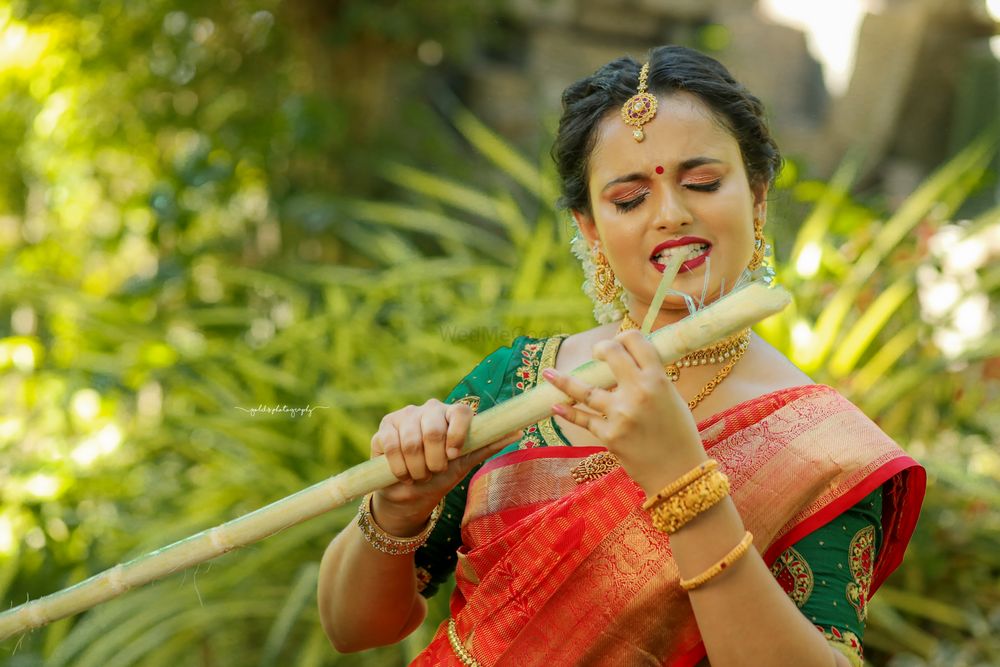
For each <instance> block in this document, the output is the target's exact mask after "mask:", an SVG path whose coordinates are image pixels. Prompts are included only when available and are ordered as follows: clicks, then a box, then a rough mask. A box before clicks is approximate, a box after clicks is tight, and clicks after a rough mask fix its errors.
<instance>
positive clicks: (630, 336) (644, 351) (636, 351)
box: [618, 329, 663, 371]
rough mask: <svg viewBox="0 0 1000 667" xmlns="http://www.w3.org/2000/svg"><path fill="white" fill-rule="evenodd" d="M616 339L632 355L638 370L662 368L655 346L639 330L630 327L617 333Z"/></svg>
mask: <svg viewBox="0 0 1000 667" xmlns="http://www.w3.org/2000/svg"><path fill="white" fill-rule="evenodd" d="M618 340H619V341H621V344H622V346H623V347H624V348H625V349H626V350H627V351H628V353H629V354H630V355H632V358H633V359H634V360H635V363H636V364H637V365H638V367H639V369H640V370H642V371H647V370H658V371H659V370H663V362H662V361H660V355H659V354H658V353H657V352H656V347H654V346H653V344H652V343H651V342H650V341H649V339H648V338H646V337H645V336H643V335H642V334H641V333H640V332H639V331H636V330H635V329H632V330H630V331H625V332H623V333H620V334H618Z"/></svg>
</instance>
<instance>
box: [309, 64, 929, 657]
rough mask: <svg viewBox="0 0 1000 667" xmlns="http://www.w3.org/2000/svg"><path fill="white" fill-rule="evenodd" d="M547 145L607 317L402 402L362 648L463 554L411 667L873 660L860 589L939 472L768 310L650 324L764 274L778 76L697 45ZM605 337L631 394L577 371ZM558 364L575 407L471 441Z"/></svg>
mask: <svg viewBox="0 0 1000 667" xmlns="http://www.w3.org/2000/svg"><path fill="white" fill-rule="evenodd" d="M562 103H563V115H562V119H561V121H560V124H559V130H558V136H557V138H556V141H555V146H554V148H553V151H552V154H553V157H554V159H555V161H556V166H557V168H558V172H559V175H560V178H561V184H562V204H563V205H564V207H565V208H566V209H567V210H568V211H569V213H570V214H571V215H572V218H573V220H574V221H575V223H576V226H577V228H578V235H577V238H576V239H575V241H574V245H575V250H576V251H577V254H578V255H579V256H580V258H581V260H582V261H583V264H584V270H585V273H586V275H587V282H586V283H585V289H586V290H587V291H588V293H590V294H591V296H592V297H593V298H594V299H595V302H596V307H595V315H596V316H597V319H598V321H599V322H600V323H601V324H600V325H599V326H597V327H595V328H593V329H591V330H589V331H585V332H583V333H579V334H575V335H571V336H553V337H548V338H541V339H536V338H529V337H519V338H517V339H515V340H514V341H512V342H511V343H510V345H509V346H505V347H502V348H500V349H498V350H497V351H495V352H493V353H492V354H490V355H489V356H488V357H486V358H485V359H484V360H483V361H482V362H481V363H480V364H479V365H477V366H476V367H475V368H474V369H473V370H472V371H471V372H470V373H469V374H468V375H467V376H466V377H465V378H464V379H463V380H462V381H461V382H460V383H459V384H458V386H457V387H455V389H454V390H453V391H452V392H451V394H450V395H449V396H448V397H447V398H446V399H445V401H444V402H440V401H437V400H430V401H428V402H426V403H424V404H423V405H419V406H414V405H411V406H407V407H405V408H403V409H401V410H398V411H396V412H393V413H391V414H388V415H386V416H385V418H384V419H383V420H382V423H381V426H380V427H379V429H378V431H377V432H376V433H375V435H374V437H373V438H372V446H371V454H372V456H373V457H375V456H385V457H386V458H387V460H388V462H389V464H390V465H391V467H392V470H393V472H394V474H395V475H396V477H397V478H398V480H399V481H398V483H396V484H394V485H392V486H389V487H387V488H385V489H383V490H381V491H378V492H375V493H374V494H371V495H370V496H368V497H367V498H365V501H364V502H363V503H362V505H361V509H360V512H359V518H358V521H357V522H355V523H352V525H350V526H348V527H347V528H346V529H344V530H343V531H342V532H341V533H340V534H339V535H338V536H337V537H336V538H335V539H334V540H333V541H332V542H331V543H330V546H329V548H328V549H327V551H326V554H325V556H324V559H323V563H322V567H321V574H320V581H319V607H320V615H321V618H322V620H323V624H324V628H325V629H326V631H327V634H328V635H329V637H330V639H331V641H332V643H333V645H334V646H335V647H336V648H337V649H338V650H339V651H342V652H349V651H359V650H363V649H366V648H370V647H374V646H381V645H387V644H392V643H394V642H398V641H400V640H401V639H403V638H404V637H406V636H407V635H408V634H410V633H411V632H412V631H413V630H414V629H415V628H416V627H417V626H419V625H420V623H421V622H422V621H423V620H424V618H425V616H426V612H427V604H426V600H425V599H426V598H427V597H429V596H431V595H432V594H433V593H434V592H435V591H436V590H437V588H438V587H439V586H440V585H441V584H442V582H444V581H445V580H446V579H447V578H448V576H449V575H451V574H452V573H454V576H455V580H456V586H455V589H454V592H453V593H452V596H451V600H450V616H449V618H448V619H446V620H445V621H443V622H442V623H441V625H440V626H439V627H438V629H437V632H436V634H435V635H434V638H433V640H432V641H431V643H430V645H429V646H428V647H427V648H426V649H425V650H424V651H423V652H422V653H421V654H420V655H419V656H418V657H417V658H416V660H415V661H414V663H413V664H414V665H463V664H464V665H477V664H478V665H518V666H523V665H547V666H553V665H696V664H711V665H713V667H736V666H743V665H754V666H757V665H766V666H772V665H793V666H795V667H811V666H813V665H815V666H817V667H819V666H822V667H833V666H837V667H850V666H854V667H858V666H860V665H861V664H862V646H863V639H864V629H865V621H866V616H867V605H868V601H869V600H870V598H871V596H872V594H873V593H874V592H875V591H876V589H877V588H878V587H879V586H880V585H881V584H882V582H883V581H885V579H886V577H887V576H888V575H889V574H890V573H891V572H892V571H893V570H894V569H895V568H896V567H897V566H898V565H899V563H900V561H901V559H902V556H903V552H904V550H905V548H906V545H907V543H908V541H909V538H910V535H911V534H912V531H913V528H914V525H915V523H916V519H917V515H918V513H919V509H920V504H921V501H922V498H923V490H924V480H925V473H924V470H923V468H921V467H920V466H919V465H918V464H917V463H916V462H915V461H914V460H913V459H911V458H910V457H908V456H907V455H906V454H905V453H904V452H903V451H902V450H901V449H900V448H899V447H898V445H896V444H895V443H894V442H893V441H892V440H891V439H890V438H889V437H888V436H886V435H885V434H884V433H883V432H882V431H881V430H880V429H879V428H878V427H877V426H876V425H875V424H874V423H873V422H872V421H871V420H870V419H868V418H867V417H866V416H865V415H863V414H862V413H861V412H860V411H859V410H858V409H857V408H856V407H855V406H853V405H852V404H851V403H850V402H848V401H847V400H846V399H845V398H844V397H843V396H841V395H840V394H839V393H838V392H837V391H835V390H834V389H832V388H830V387H826V386H822V385H817V384H815V383H814V382H813V381H812V380H811V379H810V378H809V377H807V376H806V375H805V374H804V373H803V372H802V371H800V370H799V369H798V368H796V367H795V366H794V365H793V364H792V363H791V362H790V361H789V360H788V359H787V358H786V357H784V356H783V355H782V354H781V353H779V352H778V351H777V350H775V349H774V348H773V347H771V346H770V345H768V344H767V343H766V342H765V341H764V340H762V339H761V338H759V337H758V336H757V335H755V334H754V333H753V332H751V331H750V330H746V331H744V332H742V333H739V334H737V335H736V336H733V337H731V338H729V339H726V340H723V341H721V342H719V343H718V344H716V345H713V346H712V347H710V348H707V349H704V350H699V351H697V352H694V353H692V354H689V355H688V356H687V357H685V358H684V359H682V360H680V361H679V362H677V363H675V364H671V365H669V366H667V367H664V366H663V365H662V363H661V362H660V360H659V358H658V356H657V354H656V352H655V350H654V349H653V347H652V345H651V344H650V343H649V341H648V340H647V339H646V337H645V336H643V335H642V334H641V333H640V331H639V330H638V329H639V325H638V323H639V322H643V321H644V320H645V319H646V318H647V315H649V312H648V311H649V310H650V309H651V304H652V303H654V302H655V301H654V294H655V292H656V290H657V286H658V284H659V282H660V280H661V276H662V272H663V271H664V267H665V266H666V265H667V264H668V263H669V262H671V261H672V260H674V261H681V260H683V263H682V264H681V269H680V271H679V273H678V274H677V276H676V278H675V279H674V281H673V284H672V285H671V287H672V290H673V292H672V293H671V295H670V296H668V297H667V299H666V300H664V301H663V303H662V305H661V306H660V308H659V309H658V311H657V312H655V313H654V314H653V315H651V317H652V318H654V319H653V320H652V321H653V329H654V330H655V329H659V328H660V327H663V326H667V325H670V324H672V323H674V322H677V321H679V320H680V319H682V318H685V317H687V316H688V314H689V313H690V310H691V308H692V305H694V306H695V307H696V306H697V305H698V304H702V305H704V304H708V303H711V302H713V301H714V300H716V299H718V298H720V296H722V295H723V294H724V293H725V292H726V291H727V290H730V289H732V288H733V286H735V285H737V284H739V283H740V282H744V281H745V280H747V279H753V278H760V277H766V275H765V274H766V273H767V269H766V267H764V266H763V259H764V254H765V252H764V249H765V243H764V237H763V228H764V225H765V221H766V218H767V194H768V189H769V187H770V186H771V184H772V183H773V182H774V179H775V177H776V175H777V173H778V170H779V168H780V166H781V157H780V154H779V152H778V148H777V146H776V144H775V142H774V141H773V139H772V138H771V134H770V131H769V129H768V127H767V124H766V122H765V119H764V110H763V108H762V106H761V104H760V102H759V100H758V99H757V98H756V97H754V96H753V95H752V94H750V93H749V92H748V91H747V90H746V89H745V88H744V87H743V86H742V85H740V84H739V83H737V82H736V81H734V80H733V78H732V77H731V75H730V74H729V72H728V71H727V70H726V69H725V68H724V67H723V66H722V65H721V64H719V63H718V62H716V61H715V60H713V59H712V58H710V57H708V56H705V55H703V54H701V53H698V52H696V51H693V50H690V49H686V48H680V47H672V46H668V47H660V48H657V49H654V50H653V51H652V52H651V53H650V55H649V58H648V60H647V61H646V62H644V63H640V62H636V61H634V60H632V59H631V58H620V59H617V60H614V61H612V62H610V63H608V64H607V65H605V66H603V67H601V68H600V69H599V70H598V71H597V72H595V73H594V74H593V75H591V76H589V77H586V78H585V79H583V80H581V81H578V82H576V83H574V84H573V85H571V86H569V88H567V89H566V91H565V92H564V94H563V97H562ZM591 357H593V358H594V359H598V360H601V361H604V362H606V363H607V364H609V365H610V367H611V369H612V370H613V372H614V374H615V378H616V381H617V386H616V388H614V389H613V390H605V389H600V388H596V387H593V386H590V385H588V384H586V383H585V382H583V381H581V380H579V379H577V378H575V377H572V376H570V375H569V371H571V370H572V369H574V368H575V367H577V366H579V365H580V364H581V363H584V362H586V361H587V360H589V359H590V358H591ZM542 382H548V383H551V384H553V385H555V386H556V387H557V388H559V389H560V390H562V391H563V392H564V393H565V394H567V395H568V396H569V397H570V398H571V399H572V400H573V402H572V404H568V405H567V404H559V405H557V406H555V407H554V412H555V414H554V416H553V417H551V418H548V419H545V420H542V421H540V422H538V423H537V424H534V425H532V426H529V427H528V428H526V429H524V430H523V431H521V432H518V433H514V434H509V435H508V436H507V437H505V438H503V439H501V440H499V441H498V442H495V443H493V444H492V445H490V446H488V447H486V448H483V449H481V450H479V451H476V452H473V453H471V454H466V455H464V456H463V455H461V452H460V450H461V448H462V445H463V442H464V437H465V434H466V431H467V430H468V427H469V423H470V419H471V417H472V415H473V413H474V412H475V411H476V410H483V409H486V408H488V407H490V406H492V405H495V404H497V403H500V402H503V401H504V400H507V399H509V398H511V397H512V396H515V395H517V394H519V393H522V392H524V391H526V390H528V389H530V388H531V387H533V386H535V385H536V384H538V383H542Z"/></svg>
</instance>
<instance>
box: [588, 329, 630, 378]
mask: <svg viewBox="0 0 1000 667" xmlns="http://www.w3.org/2000/svg"><path fill="white" fill-rule="evenodd" d="M639 335H640V336H641V335H642V334H639ZM593 355H594V359H597V360H598V361H603V362H604V363H606V364H607V365H608V366H609V367H610V368H611V372H612V373H614V374H615V377H616V378H617V379H618V383H619V384H621V383H622V382H634V381H635V380H636V378H638V377H639V365H638V364H637V363H636V360H635V359H633V358H632V355H631V354H630V353H629V351H628V350H626V349H625V346H624V345H622V343H621V341H619V340H618V339H617V338H614V339H612V340H602V341H600V342H599V343H596V344H595V345H594V348H593Z"/></svg>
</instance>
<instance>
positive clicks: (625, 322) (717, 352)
mask: <svg viewBox="0 0 1000 667" xmlns="http://www.w3.org/2000/svg"><path fill="white" fill-rule="evenodd" d="M638 328H639V323H638V322H636V321H635V320H633V319H632V318H631V317H630V316H629V314H628V313H625V317H624V318H623V319H622V323H621V325H620V326H619V327H618V333H621V332H622V331H628V330H629V329H638ZM748 347H750V329H744V330H743V331H741V332H740V333H738V334H736V335H734V336H730V337H729V338H726V339H725V340H723V341H721V342H719V343H716V344H715V345H710V346H709V347H703V348H701V349H700V350H695V351H694V352H692V353H691V354H688V355H685V356H683V357H681V358H680V359H678V360H677V361H676V362H675V363H672V364H667V365H666V366H665V367H664V368H665V369H666V371H667V377H669V378H670V379H671V380H673V381H674V382H676V381H677V380H678V379H679V378H680V376H681V370H680V369H681V368H690V367H691V366H702V365H704V364H718V363H723V362H726V365H725V366H723V367H722V369H721V370H719V372H718V373H716V375H715V377H714V378H712V379H711V380H710V381H709V383H708V384H707V385H705V387H704V388H703V389H702V390H701V391H700V392H698V395H697V396H695V397H694V398H693V399H691V400H690V401H688V409H689V410H694V406H696V405H698V404H699V403H701V402H702V400H704V399H705V397H706V396H708V395H709V394H711V393H712V391H713V390H714V389H715V388H716V387H717V386H718V385H719V383H720V382H722V381H723V380H724V379H725V378H726V376H727V375H729V372H730V371H732V370H733V366H735V365H736V362H737V361H739V360H740V359H742V358H743V355H744V354H745V353H746V351H747V348H748Z"/></svg>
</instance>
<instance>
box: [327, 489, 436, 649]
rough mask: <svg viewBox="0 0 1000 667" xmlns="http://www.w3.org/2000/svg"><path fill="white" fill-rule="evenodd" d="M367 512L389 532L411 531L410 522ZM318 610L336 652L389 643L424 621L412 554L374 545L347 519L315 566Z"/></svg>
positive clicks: (420, 525)
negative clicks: (388, 551) (386, 550)
mask: <svg viewBox="0 0 1000 667" xmlns="http://www.w3.org/2000/svg"><path fill="white" fill-rule="evenodd" d="M372 518H373V519H374V520H375V521H376V522H377V523H378V524H379V525H380V526H381V527H382V528H383V529H384V530H385V531H386V532H388V533H390V534H392V535H397V536H399V537H407V536H410V535H416V534H417V533H419V532H420V530H421V529H422V528H423V525H424V523H425V522H426V519H425V520H424V521H423V522H419V523H416V524H413V525H403V524H392V523H391V522H390V521H388V520H386V519H385V518H382V517H381V516H380V515H379V508H378V499H377V497H376V499H375V506H374V512H373V515H372ZM318 596H319V615H320V620H321V621H322V623H323V629H324V630H325V631H326V634H327V636H328V637H329V638H330V642H331V643H332V644H333V646H334V648H336V649H337V650H338V651H340V652H341V653H351V652H354V651H361V650H364V649H367V648H372V647H375V646H385V645H387V644H394V643H396V642H397V641H399V640H401V639H403V638H404V637H406V636H407V635H409V634H410V633H411V632H413V630H414V629H416V628H417V626H419V625H420V623H421V622H423V620H424V617H425V616H426V615H427V603H426V602H425V601H424V599H423V598H422V597H421V596H419V595H417V585H416V577H415V576H414V567H413V554H406V555H400V556H393V555H389V554H384V553H382V552H380V551H378V550H376V549H374V548H373V547H372V546H371V545H370V544H368V542H367V541H366V540H365V538H364V537H363V536H362V534H361V530H360V529H359V528H358V527H357V526H355V525H354V523H353V522H352V524H351V525H350V526H348V527H347V528H346V529H344V530H343V531H341V533H340V534H339V535H337V537H335V538H334V539H333V541H332V542H330V546H329V547H327V549H326V552H325V553H324V554H323V560H322V562H321V563H320V572H319V588H318Z"/></svg>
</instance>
